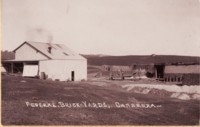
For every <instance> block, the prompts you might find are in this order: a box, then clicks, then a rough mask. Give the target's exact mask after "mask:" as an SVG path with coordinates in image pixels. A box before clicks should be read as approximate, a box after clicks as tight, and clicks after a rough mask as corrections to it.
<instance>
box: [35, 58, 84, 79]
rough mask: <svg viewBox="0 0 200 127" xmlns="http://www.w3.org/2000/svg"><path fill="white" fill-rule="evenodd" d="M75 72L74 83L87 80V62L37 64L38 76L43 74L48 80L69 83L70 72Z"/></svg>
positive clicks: (58, 61) (66, 61) (44, 62)
mask: <svg viewBox="0 0 200 127" xmlns="http://www.w3.org/2000/svg"><path fill="white" fill-rule="evenodd" d="M72 71H74V72H75V81H80V80H87V60H45V61H40V62H39V75H40V76H41V72H45V74H46V75H48V78H50V79H52V80H55V79H59V80H60V81H71V72H72Z"/></svg>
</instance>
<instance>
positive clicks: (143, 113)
mask: <svg viewBox="0 0 200 127" xmlns="http://www.w3.org/2000/svg"><path fill="white" fill-rule="evenodd" d="M120 83H121V84H125V82H123V81H113V82H112V81H106V80H102V81H101V80H89V81H85V82H57V81H45V80H39V79H33V78H22V77H18V76H10V75H3V76H2V124H3V125H199V118H200V116H199V113H200V111H199V110H200V109H199V101H197V100H187V101H185V100H179V99H175V98H170V97H168V96H158V95H155V94H148V95H146V94H140V93H134V92H132V91H127V90H125V89H123V88H122V87H120ZM60 102H63V103H66V104H72V103H81V104H83V103H87V106H86V107H84V106H82V107H78V106H77V107H76V106H74V107H73V106H72V107H62V106H60V105H56V106H57V107H53V106H50V107H42V106H41V107H37V106H36V104H38V103H42V104H43V103H45V104H49V103H50V104H52V103H53V104H58V103H60ZM98 103H100V104H105V105H107V107H106V106H105V107H103V108H102V107H100V106H99V107H95V106H94V104H98ZM119 103H120V106H119V105H118V104H119ZM34 104H35V105H34ZM90 104H91V105H93V107H92V106H90ZM116 104H117V105H116ZM126 104H133V105H140V106H139V107H137V106H136V107H128V106H127V105H126ZM142 104H150V105H153V107H147V108H144V107H141V105H142ZM123 105H126V106H125V107H123Z"/></svg>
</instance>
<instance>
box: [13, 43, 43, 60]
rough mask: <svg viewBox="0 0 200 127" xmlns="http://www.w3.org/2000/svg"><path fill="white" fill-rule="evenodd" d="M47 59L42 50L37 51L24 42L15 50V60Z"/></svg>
mask: <svg viewBox="0 0 200 127" xmlns="http://www.w3.org/2000/svg"><path fill="white" fill-rule="evenodd" d="M44 59H47V58H46V57H45V56H44V55H42V54H41V53H40V52H37V51H36V50H35V49H33V48H31V47H30V46H28V45H27V44H24V45H23V46H22V47H20V48H19V49H18V50H16V52H15V60H26V61H27V60H44Z"/></svg>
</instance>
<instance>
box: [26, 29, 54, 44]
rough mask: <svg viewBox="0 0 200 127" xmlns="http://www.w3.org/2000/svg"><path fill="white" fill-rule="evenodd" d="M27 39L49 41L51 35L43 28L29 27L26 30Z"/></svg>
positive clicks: (51, 39) (50, 40)
mask: <svg viewBox="0 0 200 127" xmlns="http://www.w3.org/2000/svg"><path fill="white" fill-rule="evenodd" d="M27 41H35V42H46V43H51V42H52V41H53V35H52V34H51V33H50V32H49V31H47V30H46V29H43V28H35V29H29V30H28V31H27Z"/></svg>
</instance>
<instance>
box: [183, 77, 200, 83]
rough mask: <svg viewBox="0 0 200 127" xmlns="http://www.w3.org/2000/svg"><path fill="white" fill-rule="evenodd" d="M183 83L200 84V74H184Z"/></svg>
mask: <svg viewBox="0 0 200 127" xmlns="http://www.w3.org/2000/svg"><path fill="white" fill-rule="evenodd" d="M182 83H183V85H200V74H184V75H183V81H182Z"/></svg>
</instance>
